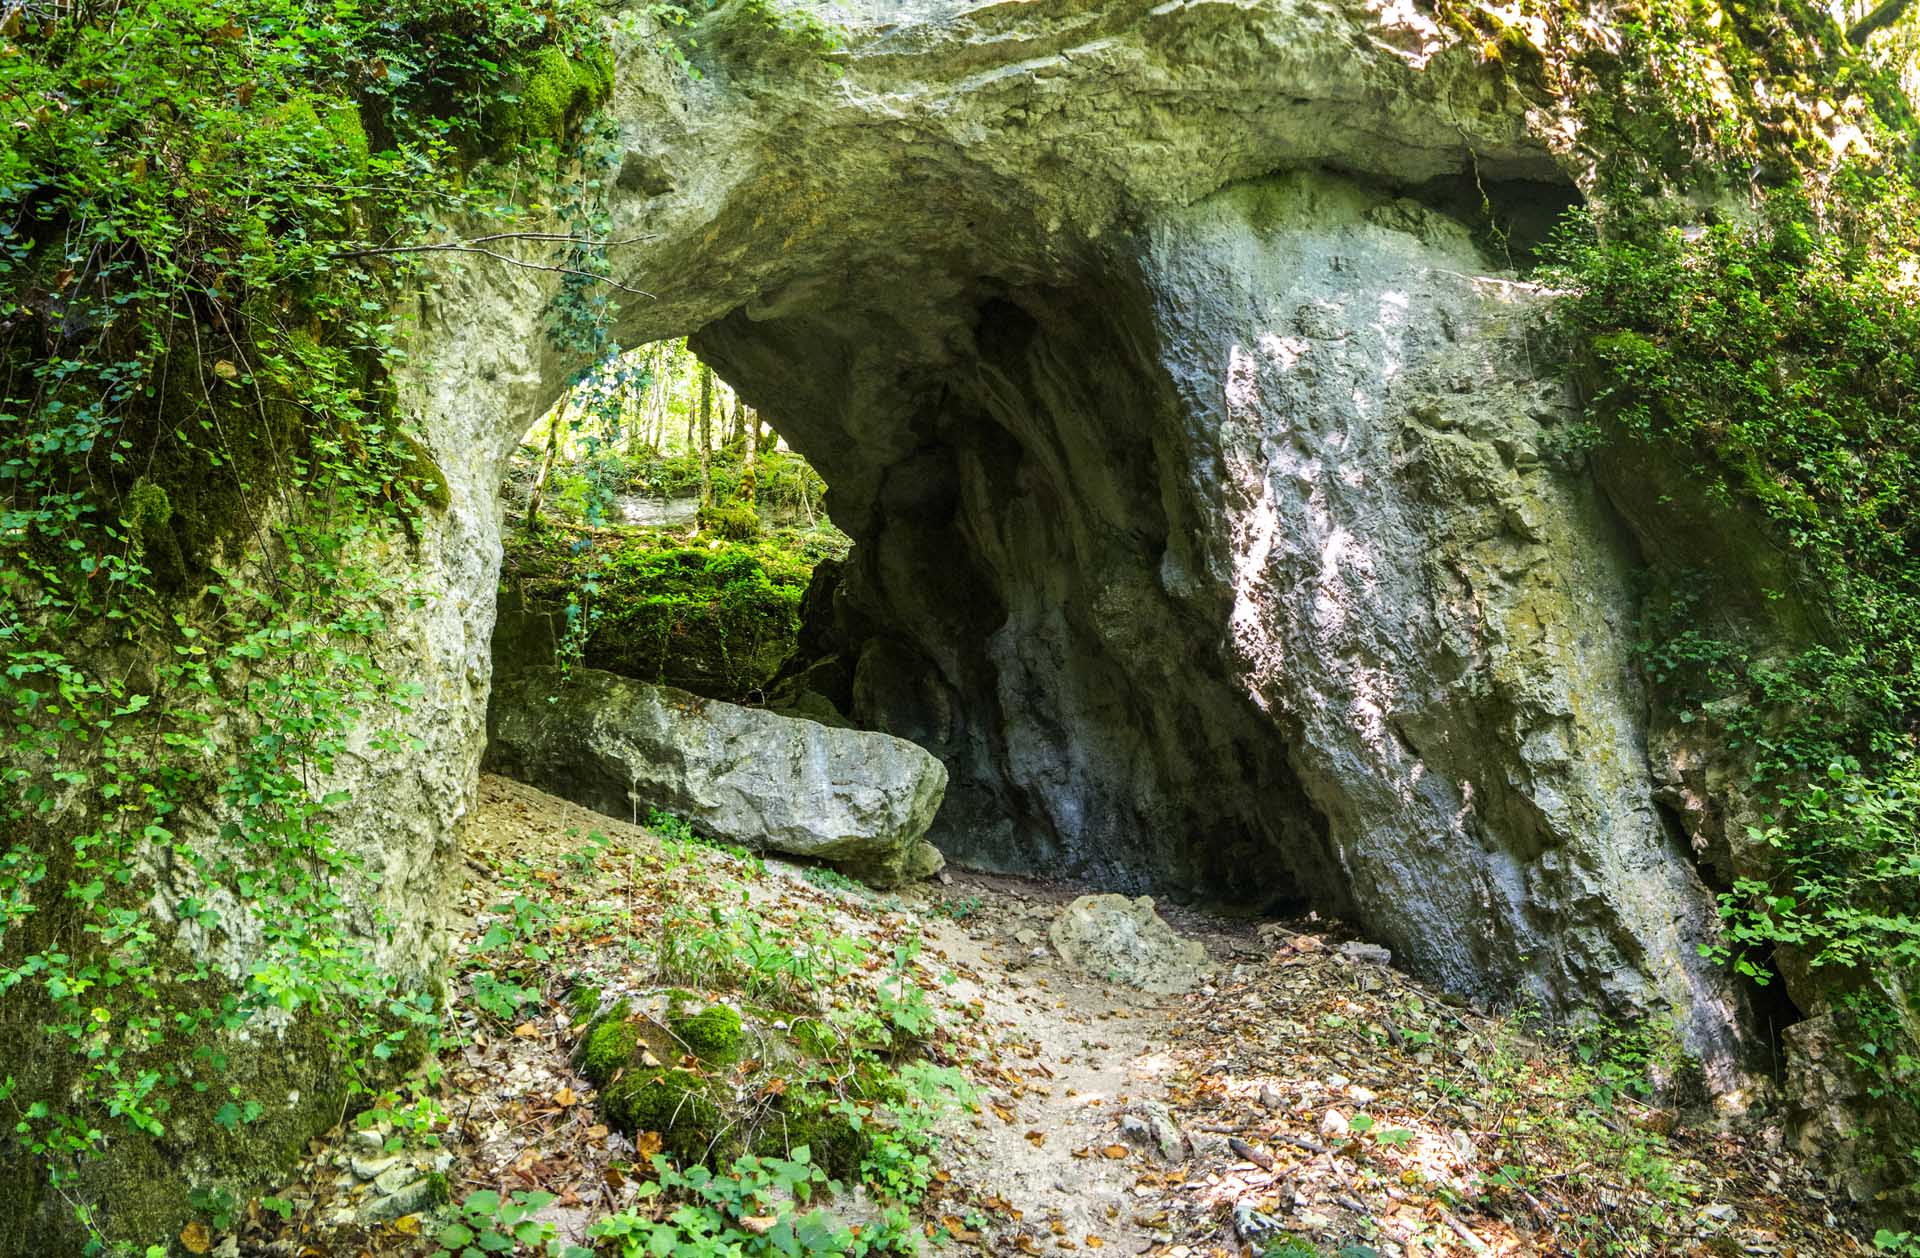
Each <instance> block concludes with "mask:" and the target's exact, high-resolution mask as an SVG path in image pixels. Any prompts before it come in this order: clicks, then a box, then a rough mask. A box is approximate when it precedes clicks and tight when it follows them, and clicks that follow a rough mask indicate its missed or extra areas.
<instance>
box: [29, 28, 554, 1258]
mask: <svg viewBox="0 0 1920 1258" xmlns="http://www.w3.org/2000/svg"><path fill="white" fill-rule="evenodd" d="M583 17H584V10H583V9H581V8H578V7H575V6H571V5H568V6H563V7H562V8H561V9H558V10H556V9H554V8H552V7H550V6H542V7H540V8H534V7H532V6H530V5H523V4H521V3H519V0H483V2H482V3H478V4H472V3H464V2H463V3H460V4H454V3H451V2H450V0H427V2H426V3H423V4H418V5H412V6H409V7H408V9H407V11H406V12H405V13H404V14H397V15H386V14H384V13H383V14H373V13H363V12H361V11H359V10H355V9H351V8H345V9H343V8H340V7H337V6H332V5H326V4H318V3H314V2H312V0H241V2H240V3H239V4H237V5H225V6H218V5H212V4H206V3H200V2H199V0H184V2H183V0H132V2H130V3H126V4H120V5H116V6H113V7H111V8H110V9H108V10H103V11H101V12H99V13H94V14H91V15H89V16H88V17H87V18H86V19H85V20H80V19H77V18H76V19H73V20H62V21H58V22H51V23H48V24H45V25H44V26H41V25H31V26H29V27H28V28H27V29H24V30H20V31H18V33H16V34H14V35H10V36H8V40H9V42H8V44H7V47H6V49H5V53H6V55H5V56H4V57H0V88H3V89H4V91H3V94H4V97H5V99H7V100H9V101H11V102H14V103H15V105H16V108H15V109H14V111H13V112H11V113H10V114H9V123H8V143H7V144H6V145H5V146H4V147H0V196H4V197H5V200H6V204H7V212H6V214H5V215H4V216H0V221H3V222H4V223H5V227H4V228H0V274H4V276H5V278H6V284H7V290H6V293H7V295H6V297H5V299H4V303H5V311H4V317H3V318H0V328H3V329H4V330H3V331H0V355H3V356H4V357H3V358H0V380H3V381H4V384H3V386H0V416H4V421H5V422H4V423H0V445H3V446H4V449H3V450H0V652H3V653H4V661H0V665H3V666H0V677H4V683H3V684H0V706H4V709H5V711H6V713H7V716H8V730H9V732H8V735H7V742H6V749H5V752H4V754H0V766H4V767H3V768H0V773H4V776H5V781H6V784H7V789H6V790H5V792H4V793H0V832H3V833H0V995H4V997H5V999H6V1001H7V1002H8V1012H9V1015H10V1016H9V1018H8V1019H7V1022H8V1025H9V1028H10V1029H9V1030H8V1032H7V1035H8V1036H9V1040H8V1045H9V1049H10V1051H13V1052H24V1053H27V1054H28V1055H29V1056H28V1058H27V1061H26V1062H23V1068H25V1066H26V1065H28V1064H31V1065H32V1066H33V1068H34V1070H35V1090H36V1093H35V1094H36V1095H37V1096H39V1097H42V1098H46V1099H35V1100H32V1101H31V1102H25V1101H23V1103H22V1107H21V1109H22V1115H23V1116H22V1117H21V1118H20V1120H19V1122H18V1125H17V1128H16V1132H15V1135H16V1138H17V1142H18V1144H17V1146H16V1147H20V1148H24V1149H26V1150H28V1151H29V1152H30V1153H31V1154H32V1155H33V1156H34V1157H35V1158H36V1159H37V1160H38V1161H39V1163H40V1167H41V1169H42V1171H43V1172H44V1174H45V1175H46V1176H47V1177H48V1179H49V1180H50V1182H52V1183H53V1184H54V1186H55V1187H57V1188H59V1189H60V1190H61V1191H62V1193H63V1194H65V1195H66V1197H67V1199H69V1200H71V1201H73V1202H74V1203H75V1208H76V1211H77V1213H78V1214H79V1216H80V1217H81V1219H82V1221H83V1222H84V1223H86V1224H87V1225H88V1226H89V1227H95V1228H96V1229H97V1227H98V1219H99V1215H98V1213H97V1212H96V1211H95V1210H94V1209H93V1204H92V1202H90V1201H89V1199H88V1196H87V1192H86V1190H84V1189H83V1187H82V1186H81V1185H80V1184H79V1182H78V1181H77V1179H76V1176H77V1174H78V1172H79V1170H80V1168H81V1166H82V1164H83V1163H84V1162H86V1161H87V1160H89V1159H90V1158H92V1157H93V1156H94V1155H96V1154H99V1153H102V1152H106V1151H110V1150H120V1149H131V1148H133V1147H134V1146H132V1145H129V1144H127V1143H126V1141H125V1133H127V1132H129V1131H131V1132H136V1133H140V1134H141V1135H143V1136H146V1137H152V1138H159V1137H162V1136H166V1137H168V1138H176V1136H177V1138H178V1139H179V1140H180V1141H182V1142H191V1141H193V1140H195V1139H197V1138H200V1135H201V1134H204V1133H206V1132H213V1133H219V1135H220V1136H221V1137H222V1138H231V1139H239V1138H240V1137H241V1136H243V1135H244V1133H246V1132H247V1130H248V1129H249V1128H250V1127H252V1126H254V1125H256V1122H257V1123H268V1121H269V1120H268V1119H267V1118H265V1117H262V1114H261V1109H260V1106H261V1104H262V1101H261V1100H256V1099H254V1098H252V1097H249V1096H236V1095H231V1094H228V1095H224V1096H222V1095H217V1094H215V1091H214V1089H212V1088H211V1087H210V1084H211V1083H212V1082H213V1081H214V1080H216V1079H219V1078H220V1077H221V1075H222V1073H223V1065H224V1062H225V1056H224V1054H225V1046H226V1044H227V1041H228V1040H229V1039H230V1038H231V1037H234V1036H237V1035H243V1034H249V1033H255V1034H257V1028H256V1027H255V1026H254V1024H255V1023H256V1021H257V1020H260V1019H265V1018H279V1017H282V1016H284V1015H285V1014H288V1013H294V1014H298V1015H299V1016H300V1017H302V1018H305V1019H311V1020H312V1024H313V1025H314V1026H315V1027H317V1028H318V1029H319V1030H320V1031H321V1032H322V1033H323V1034H324V1036H325V1039H326V1041H327V1046H326V1048H325V1050H324V1051H325V1054H326V1055H328V1056H330V1057H332V1058H333V1063H334V1064H333V1065H332V1067H331V1068H330V1069H324V1068H322V1067H321V1063H320V1062H319V1061H317V1060H316V1061H311V1062H309V1065H310V1066H311V1067H313V1068H316V1069H321V1071H322V1073H321V1076H320V1077H322V1078H325V1077H329V1076H334V1077H337V1076H338V1075H339V1074H340V1072H341V1071H342V1070H344V1071H345V1074H346V1080H347V1083H346V1085H345V1086H346V1087H348V1088H350V1089H365V1088H368V1087H370V1086H372V1084H373V1081H374V1080H375V1079H376V1078H377V1077H378V1076H379V1075H380V1074H381V1073H382V1072H384V1071H385V1070H387V1069H389V1068H390V1067H389V1063H390V1062H391V1060H392V1059H394V1058H395V1057H396V1056H397V1055H399V1054H401V1053H404V1052H408V1051H418V1047H419V1044H420V1042H421V1037H420V1035H419V1033H418V1032H419V1028H421V1027H422V1026H423V1025H425V1024H430V1023H431V1021H432V1016H431V1004H432V1001H431V998H430V996H429V995H428V994H426V993H407V992H402V991H400V990H398V989H397V988H396V986H395V984H394V982H393V980H392V979H390V978H388V977H386V976H384V975H382V974H381V973H380V972H379V971H378V969H377V968H376V966H375V965H374V963H373V960H372V958H371V956H370V955H368V954H367V952H366V951H365V950H364V947H363V945H362V944H361V943H360V942H359V940H360V938H361V935H360V933H359V932H358V931H357V930H355V929H350V928H349V925H348V923H347V920H346V912H345V910H346V906H347V905H348V903H349V902H350V898H351V897H350V894H349V893H350V888H352V887H353V885H354V884H356V883H360V882H361V880H362V874H361V872H360V870H359V860H358V858H357V857H356V856H355V855H354V854H353V853H351V852H349V851H347V850H345V849H344V848H343V847H342V846H341V845H340V843H339V842H338V841H337V839H336V836H335V834H334V831H333V826H332V822H331V817H332V814H333V811H334V809H335V808H336V807H337V806H338V805H339V804H340V803H342V802H343V801H342V798H341V797H340V796H338V795H336V794H332V793H329V789H328V787H327V786H326V783H327V781H328V780H329V778H330V776H331V775H332V773H333V771H334V768H335V765H336V762H337V761H338V758H339V757H340V756H341V755H342V754H344V753H345V752H346V751H347V749H348V748H349V746H351V747H352V748H353V749H354V752H355V754H358V755H370V754H371V755H379V754H386V753H393V752H400V751H403V750H404V748H405V746H406V743H405V740H404V739H402V738H401V737H400V736H399V735H398V734H397V733H395V732H393V731H392V730H390V729H386V728H362V727H361V720H362V715H363V714H367V713H385V714H391V715H394V716H398V715H400V714H402V713H403V712H404V710H405V707H406V704H407V702H408V701H409V699H410V695H409V693H408V691H407V688H406V687H404V686H403V685H401V684H400V683H399V682H398V681H396V680H395V679H394V678H393V677H392V676H390V675H389V674H388V672H387V671H386V668H385V667H384V665H383V664H382V662H381V661H380V660H379V659H377V658H376V657H375V656H374V654H373V652H372V649H371V644H372V643H373V642H374V641H376V640H378V639H379V638H380V637H381V636H382V635H383V634H386V633H388V632H390V629H391V626H392V624H393V621H392V617H393V616H394V615H395V613H396V612H404V611H406V610H407V609H409V608H410V606H411V605H412V603H413V596H412V594H411V593H410V592H409V591H408V589H407V588H406V586H405V583H404V580H402V579H396V578H395V577H394V576H393V575H392V571H393V568H394V565H381V564H379V563H377V562H376V560H377V557H378V556H380V555H382V554H383V553H384V552H391V551H392V550H393V548H394V546H395V543H396V542H402V543H403V542H404V538H405V537H410V536H411V535H412V533H413V531H414V528H415V523H416V521H417V520H418V519H419V518H420V517H421V516H422V515H423V513H425V512H427V511H431V510H433V509H436V508H438V507H441V506H444V505H445V502H446V486H445V482H444V480H443V479H442V478H441V477H440V475H439V472H438V469H437V467H435V465H434V460H433V456H432V453H431V452H430V451H428V450H427V449H426V448H425V447H424V446H422V445H421V443H420V442H419V441H418V439H417V438H415V437H414V436H412V435H410V434H409V433H408V432H407V431H406V429H405V424H404V421H403V420H402V418H401V417H399V416H397V415H396V414H394V412H393V409H392V407H393V403H392V397H391V390H390V388H389V387H388V385H387V382H386V376H387V364H388V361H389V358H390V355H391V352H392V344H393V340H394V333H395V328H394V326H393V325H392V324H391V323H390V322H389V321H388V319H387V317H386V315H385V313H384V312H386V311H387V310H389V309H391V308H392V307H393V305H394V297H395V294H397V293H399V292H401V291H404V286H405V285H406V284H407V283H408V282H409V279H410V276H411V274H412V272H411V267H410V263H409V261H408V259H407V256H406V255H404V254H392V253H376V252H370V251H372V250H380V249H384V248H388V247H390V246H392V245H393V244H395V243H396V242H398V243H404V242H407V241H410V240H413V239H417V238H418V237H419V236H420V235H421V234H422V233H423V232H425V231H427V230H429V229H430V228H431V227H432V225H433V224H434V223H435V222H436V221H437V220H438V219H440V218H441V217H443V216H447V215H451V214H454V213H460V214H467V213H474V212H486V211H487V210H488V209H489V207H491V206H493V205H494V204H496V203H498V202H499V201H500V198H497V197H496V196H495V195H494V189H492V188H491V187H489V186H488V184H487V182H486V180H485V179H484V178H480V177H477V174H476V172H472V171H469V170H468V169H466V168H467V167H468V165H469V164H470V162H471V161H472V159H474V158H476V157H478V156H480V155H482V154H483V153H486V152H488V151H490V145H489V142H488V140H487V138H486V117H487V114H488V112H489V110H490V109H491V107H492V105H493V103H494V101H495V95H494V93H495V90H496V89H497V87H498V84H499V80H500V75H499V72H498V66H499V65H500V64H502V63H503V62H504V61H506V60H508V59H510V58H511V57H512V56H515V55H519V54H521V53H522V52H524V51H526V50H530V49H539V48H542V47H560V46H565V47H567V48H568V49H569V50H570V55H576V56H587V55H589V54H588V53H587V52H586V45H585V44H584V42H583V40H582V36H581V32H582V30H583V21H582V19H583ZM426 47H431V48H432V49H433V50H434V55H433V56H431V57H424V58H423V57H422V56H420V50H421V49H422V48H426ZM26 102H43V104H41V105H38V106H34V107H31V108H28V107H26V105H25V103H26ZM491 151H494V152H495V153H496V154H497V155H498V156H501V157H503V158H504V157H507V156H510V155H508V154H504V153H499V152H498V146H497V145H494V146H492V147H491ZM109 660H111V661H113V662H112V663H111V664H108V663H106V661H109ZM183 815H186V816H193V817H196V818H199V820H196V821H195V822H194V823H193V824H192V826H191V827H188V826H185V825H183V823H182V821H181V817H182V816H183ZM207 818H211V825H209V823H208V821H207V820H206V819H207ZM189 832H192V833H196V834H199V835H201V836H202V837H203V840H204V841H193V842H189V841H188V840H187V839H186V837H184V836H185V835H186V834H187V833H189ZM363 885H364V884H363ZM153 902H164V903H166V904H168V905H169V906H170V913H171V916H170V917H169V918H168V919H166V920H158V919H156V918H153V917H150V916H149V915H148V914H147V912H146V911H145V909H146V906H147V905H148V904H149V903H153ZM230 944H242V945H243V946H242V947H241V948H240V949H239V950H238V951H236V952H235V953H234V954H233V957H234V959H237V960H238V961H239V962H240V964H241V965H242V968H243V972H242V973H241V974H240V975H239V978H238V981H237V984H236V983H235V982H233V981H231V980H230V978H229V977H228V975H227V973H226V972H225V966H226V965H227V964H228V962H227V961H226V960H223V961H222V962H221V963H220V964H219V965H216V964H215V963H214V961H213V958H215V957H223V956H225V955H226V953H225V950H226V949H227V948H228V946H229V945H230ZM36 1023H37V1024H39V1025H41V1026H42V1027H43V1028H44V1031H43V1032H42V1034H41V1037H40V1039H39V1040H38V1041H33V1042H29V1043H22V1042H21V1041H20V1039H19V1037H20V1036H22V1035H30V1034H31V1033H29V1032H26V1031H24V1030H22V1028H26V1027H29V1026H32V1025H34V1024H36ZM409 1046H412V1047H411V1049H409ZM262 1077H263V1078H265V1077H266V1076H265V1075H263V1076H262ZM296 1086H298V1085H296ZM14 1090H15V1091H17V1089H14ZM287 1094H288V1088H287V1087H286V1086H282V1087H280V1088H279V1097H278V1099H277V1100H275V1098H271V1097H267V1098H263V1099H265V1100H270V1101H274V1104H273V1105H269V1106H268V1109H270V1110H273V1111H274V1114H275V1116H274V1117H273V1119H272V1120H271V1121H272V1123H274V1124H279V1123H283V1122H287V1121H293V1120H292V1119H291V1118H289V1119H285V1120H283V1119H281V1118H280V1117H278V1115H279V1113H280V1112H282V1111H284V1110H285V1108H286V1107H285V1105H284V1098H285V1096H286V1095H287ZM176 1129H177V1130H176ZM274 1130H276V1131H280V1130H281V1129H280V1127H278V1126H275V1127H274ZM276 1138H277V1139H285V1134H284V1133H283V1134H282V1135H281V1136H279V1137H276ZM227 1147H232V1146H227ZM251 1153H252V1156H251V1158H250V1159H249V1160H251V1161H253V1162H256V1163H258V1169H260V1170H264V1169H266V1168H267V1167H268V1166H269V1165H270V1164H271V1163H273V1162H274V1161H275V1160H276V1159H280V1158H283V1157H284V1156H286V1153H285V1151H284V1150H282V1149H280V1148H268V1147H264V1146H263V1147H259V1148H256V1149H254V1150H252V1151H251ZM130 1156H132V1155H130ZM253 1169H254V1168H249V1170H250V1171H251V1170H253ZM36 1192H37V1190H36ZM129 1196H130V1195H129ZM22 1197H23V1195H21V1194H16V1195H14V1197H12V1198H10V1199H9V1202H8V1203H7V1208H8V1209H9V1210H11V1209H14V1208H16V1205H15V1203H16V1202H21V1201H22ZM31 1203H32V1197H31V1195H26V1196H25V1197H24V1204H21V1205H19V1206H18V1208H20V1209H23V1210H30V1209H31ZM116 1205H117V1207H118V1211H117V1217H118V1218H120V1219H122V1220H124V1221H125V1226H126V1227H128V1228H131V1229H134V1230H136V1231H137V1230H138V1229H140V1228H143V1227H161V1226H165V1225H166V1223H167V1220H166V1218H165V1216H164V1215H152V1216H147V1215H143V1214H142V1213H141V1211H140V1210H139V1209H137V1208H134V1207H133V1205H132V1203H131V1201H130V1200H129V1201H122V1202H119V1203H116ZM111 1239H116V1240H144V1239H151V1237H150V1236H148V1237H142V1236H137V1235H127V1234H121V1235H117V1236H115V1237H113V1238H111Z"/></svg>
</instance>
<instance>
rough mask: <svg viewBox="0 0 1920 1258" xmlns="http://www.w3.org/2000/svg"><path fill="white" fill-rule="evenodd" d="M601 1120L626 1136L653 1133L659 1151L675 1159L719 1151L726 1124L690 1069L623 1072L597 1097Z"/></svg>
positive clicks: (698, 1158) (703, 1157)
mask: <svg viewBox="0 0 1920 1258" xmlns="http://www.w3.org/2000/svg"><path fill="white" fill-rule="evenodd" d="M600 1107H601V1112H602V1113H603V1114H604V1115H605V1116H606V1119H607V1122H608V1123H609V1124H611V1125H612V1126H613V1127H614V1128H615V1129H616V1130H618V1131H619V1132H621V1133H622V1134H624V1135H626V1136H629V1137H631V1136H635V1135H638V1134H639V1133H641V1132H646V1131H651V1132H657V1133H658V1134H659V1136H660V1147H661V1149H662V1151H664V1152H666V1153H668V1154H670V1155H672V1156H673V1157H674V1158H676V1159H678V1160H679V1161H681V1162H701V1161H706V1160H708V1159H709V1158H710V1157H714V1156H720V1155H722V1154H723V1153H724V1150H723V1149H722V1148H721V1145H722V1137H723V1135H724V1133H725V1132H726V1130H727V1128H728V1124H727V1123H726V1120H725V1117H724V1115H723V1114H722V1111H721V1109H720V1106H719V1105H718V1104H717V1103H716V1102H715V1100H714V1098H713V1096H712V1095H711V1094H710V1093H709V1091H708V1084H707V1081H706V1080H705V1079H703V1078H701V1077H700V1076H699V1075H697V1074H695V1073H693V1072H692V1071H690V1070H666V1071H660V1072H657V1073H650V1072H646V1071H638V1072H634V1073H631V1074H628V1075H627V1076H625V1077H624V1078H622V1079H620V1080H619V1081H618V1082H616V1083H615V1084H614V1085H613V1086H612V1087H611V1088H608V1089H607V1090H606V1091H605V1092H603V1093H601V1096H600Z"/></svg>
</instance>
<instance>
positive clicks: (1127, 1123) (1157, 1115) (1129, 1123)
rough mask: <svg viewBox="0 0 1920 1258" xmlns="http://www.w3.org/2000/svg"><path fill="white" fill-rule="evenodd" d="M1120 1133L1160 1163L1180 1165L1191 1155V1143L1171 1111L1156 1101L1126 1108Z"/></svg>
mask: <svg viewBox="0 0 1920 1258" xmlns="http://www.w3.org/2000/svg"><path fill="white" fill-rule="evenodd" d="M1120 1134H1121V1135H1122V1136H1124V1137H1126V1138H1127V1140H1128V1141H1130V1142H1131V1143H1133V1144H1136V1145H1139V1146H1140V1147H1141V1148H1143V1149H1148V1150H1150V1151H1152V1152H1153V1153H1154V1154H1155V1155H1157V1156H1158V1157H1159V1158H1160V1160H1161V1161H1163V1162H1179V1161H1182V1160H1183V1159H1185V1158H1186V1157H1187V1156H1188V1155H1189V1154H1191V1153H1192V1152H1193V1142H1192V1141H1191V1140H1190V1139H1188V1137H1187V1133H1186V1132H1185V1131H1183V1130H1181V1128H1180V1123H1179V1121H1178V1120H1177V1119H1175V1118H1174V1116H1173V1111H1172V1110H1170V1109H1168V1108H1167V1107H1166V1106H1164V1105H1162V1104H1161V1103H1160V1102H1158V1101H1140V1102H1138V1103H1136V1104H1134V1105H1131V1106H1129V1107H1128V1108H1127V1110H1126V1112H1125V1113H1123V1114H1121V1116H1120Z"/></svg>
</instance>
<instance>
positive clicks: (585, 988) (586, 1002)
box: [567, 983, 600, 1022]
mask: <svg viewBox="0 0 1920 1258" xmlns="http://www.w3.org/2000/svg"><path fill="white" fill-rule="evenodd" d="M567 1012H568V1013H570V1014H572V1015H573V1020H574V1021H575V1022H588V1021H591V1020H592V1019H593V1015H594V1014H596V1013H598V1012H600V989H599V988H598V987H596V986H594V985H593V984H591V983H577V984H575V985H574V988H573V990H572V991H570V992H568V993H567Z"/></svg>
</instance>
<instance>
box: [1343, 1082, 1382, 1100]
mask: <svg viewBox="0 0 1920 1258" xmlns="http://www.w3.org/2000/svg"><path fill="white" fill-rule="evenodd" d="M1347 1095H1348V1096H1349V1097H1351V1098H1352V1099H1353V1103H1354V1104H1355V1105H1366V1104H1369V1103H1371V1102H1372V1101H1373V1099H1374V1098H1375V1097H1376V1096H1378V1095H1379V1094H1378V1093H1376V1092H1375V1091H1374V1090H1373V1089H1372V1088H1363V1087H1361V1086H1360V1085H1359V1084H1357V1083H1356V1084H1354V1085H1353V1086H1352V1087H1350V1088H1348V1089H1347Z"/></svg>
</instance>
